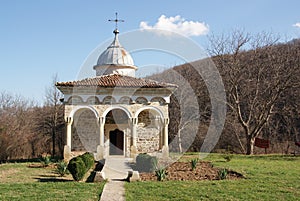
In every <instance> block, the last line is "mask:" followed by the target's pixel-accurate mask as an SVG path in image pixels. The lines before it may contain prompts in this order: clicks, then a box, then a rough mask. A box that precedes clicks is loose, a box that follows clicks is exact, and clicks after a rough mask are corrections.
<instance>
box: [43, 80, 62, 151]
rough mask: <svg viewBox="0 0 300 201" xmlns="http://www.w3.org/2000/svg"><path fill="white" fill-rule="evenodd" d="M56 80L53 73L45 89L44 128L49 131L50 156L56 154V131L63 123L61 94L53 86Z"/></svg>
mask: <svg viewBox="0 0 300 201" xmlns="http://www.w3.org/2000/svg"><path fill="white" fill-rule="evenodd" d="M57 81H58V77H57V75H54V76H53V79H52V84H51V86H50V87H48V88H47V89H46V96H45V97H46V100H45V109H47V114H46V116H45V121H44V128H45V129H46V130H48V133H49V134H50V133H51V137H52V156H55V155H56V141H57V132H58V128H59V127H60V128H61V127H62V126H61V125H62V124H63V113H62V111H63V106H62V104H61V102H60V99H61V97H62V94H61V93H60V91H59V90H58V89H57V88H56V86H55V84H56V82H57ZM46 132H47V131H46Z"/></svg>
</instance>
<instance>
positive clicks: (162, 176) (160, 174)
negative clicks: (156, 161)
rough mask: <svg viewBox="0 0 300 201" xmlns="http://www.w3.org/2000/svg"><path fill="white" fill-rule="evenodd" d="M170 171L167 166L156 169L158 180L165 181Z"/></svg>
mask: <svg viewBox="0 0 300 201" xmlns="http://www.w3.org/2000/svg"><path fill="white" fill-rule="evenodd" d="M167 175H168V173H167V170H166V169H165V168H160V169H157V170H155V176H156V178H157V181H163V180H164V179H165V178H166V177H167Z"/></svg>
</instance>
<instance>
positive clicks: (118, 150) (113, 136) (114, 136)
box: [109, 129, 124, 155]
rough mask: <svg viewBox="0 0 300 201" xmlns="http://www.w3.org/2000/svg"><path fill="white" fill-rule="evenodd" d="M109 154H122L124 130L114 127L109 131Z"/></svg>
mask: <svg viewBox="0 0 300 201" xmlns="http://www.w3.org/2000/svg"><path fill="white" fill-rule="evenodd" d="M109 140H110V146H109V155H123V154H124V151H123V150H124V132H123V131H120V130H119V129H116V130H114V131H110V132H109Z"/></svg>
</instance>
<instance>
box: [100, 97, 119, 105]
mask: <svg viewBox="0 0 300 201" xmlns="http://www.w3.org/2000/svg"><path fill="white" fill-rule="evenodd" d="M102 103H103V104H114V103H116V99H115V98H114V97H112V96H105V97H104V98H103V101H102Z"/></svg>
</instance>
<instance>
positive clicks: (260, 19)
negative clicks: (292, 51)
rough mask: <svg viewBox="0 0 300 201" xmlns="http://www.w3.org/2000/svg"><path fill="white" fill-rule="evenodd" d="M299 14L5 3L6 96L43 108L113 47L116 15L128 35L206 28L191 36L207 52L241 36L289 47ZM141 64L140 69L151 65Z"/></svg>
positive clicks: (253, 7)
mask: <svg viewBox="0 0 300 201" xmlns="http://www.w3.org/2000/svg"><path fill="white" fill-rule="evenodd" d="M299 8H300V1H298V0H290V1H283V0H282V1H278V0H253V1H241V0H232V1H229V0H228V1H221V0H219V1H217V0H212V1H201V0H185V1H179V0H174V1H168V0H165V1H161V0H152V1H138V0H132V1H117V0H116V1H100V0H98V1H96V0H86V1H84V0H51V1H38V0H35V1H33V0H27V1H22V0H18V1H17V0H0V33H1V34H0V68H1V74H0V76H1V77H0V92H1V91H8V92H11V93H14V94H20V95H22V96H24V97H26V98H29V99H34V100H36V101H38V102H40V103H41V102H42V101H43V98H44V93H45V88H46V87H47V86H49V85H50V84H51V80H52V77H53V75H54V74H57V75H58V77H59V80H60V81H69V80H75V79H77V76H78V72H79V71H80V67H81V65H82V64H83V63H84V61H85V59H86V57H87V56H88V55H89V54H90V53H91V51H93V50H94V49H95V48H96V47H97V46H99V45H100V44H102V43H103V42H104V41H107V40H111V39H112V36H113V35H112V31H113V29H114V24H113V23H109V22H108V19H114V17H115V16H114V13H115V12H118V13H119V17H120V18H121V19H124V20H125V22H124V23H121V24H120V25H119V30H120V31H121V33H122V32H128V31H132V30H138V29H140V27H141V22H143V24H144V25H145V26H147V27H148V28H149V27H150V28H152V27H155V26H156V27H157V26H159V25H161V26H163V25H164V24H163V23H158V22H159V19H162V20H163V19H164V20H165V21H164V22H166V21H167V22H170V21H172V19H173V18H174V19H175V17H176V16H178V15H179V16H180V17H177V18H176V19H177V21H175V22H174V23H175V24H176V23H177V25H178V23H180V22H182V23H183V22H187V23H188V22H193V24H195V23H197V22H198V25H203V26H204V28H206V30H203V31H202V32H201V31H200V32H199V33H198V34H197V33H195V34H193V33H194V32H193V33H190V34H187V35H188V37H190V38H191V39H192V40H193V41H195V42H196V43H198V44H199V45H201V46H204V47H205V45H206V44H207V34H211V33H214V34H221V33H223V32H229V31H230V30H232V29H235V28H242V29H244V30H246V31H247V32H250V33H258V32H261V31H270V32H274V33H278V34H280V35H281V36H282V37H283V40H288V39H292V38H299V37H300V12H299ZM162 16H164V17H165V18H161V17H162ZM297 23H299V24H297ZM188 24H189V23H188ZM190 24H192V23H190ZM145 26H144V27H145ZM187 26H189V25H187ZM193 26H194V25H193ZM195 26H196V25H195ZM177 27H179V26H177ZM175 28H176V27H175ZM198 28H199V27H198ZM200 29H201V27H200ZM182 30H186V29H184V28H183V29H182ZM121 43H122V41H121ZM124 46H125V45H124ZM125 48H126V46H125ZM149 54H151V52H149ZM135 56H136V57H138V56H139V55H138V54H137V55H135ZM141 57H142V58H144V57H145V55H143V56H141ZM155 57H158V56H155ZM158 58H159V57H158ZM134 59H135V60H138V63H136V64H137V65H145V64H146V63H147V61H144V63H143V59H137V58H134ZM166 59H170V60H166ZM156 63H159V61H156ZM161 63H162V65H166V66H171V65H173V64H176V61H173V60H172V58H164V59H162V61H161ZM91 68H92V66H91Z"/></svg>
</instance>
